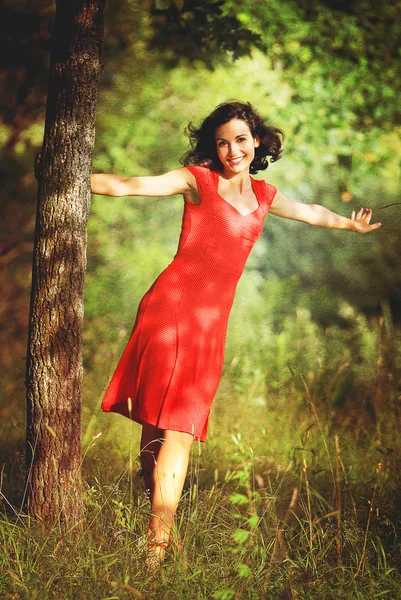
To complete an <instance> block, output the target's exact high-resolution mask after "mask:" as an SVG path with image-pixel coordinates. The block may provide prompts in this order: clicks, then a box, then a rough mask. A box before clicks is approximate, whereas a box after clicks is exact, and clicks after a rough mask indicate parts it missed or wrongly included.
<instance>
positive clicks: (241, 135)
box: [216, 133, 247, 142]
mask: <svg viewBox="0 0 401 600" xmlns="http://www.w3.org/2000/svg"><path fill="white" fill-rule="evenodd" d="M244 135H247V134H246V133H239V134H238V135H236V136H235V139H238V138H239V137H244ZM219 140H221V141H222V142H226V141H227V140H226V139H225V138H222V137H217V138H216V142H218V141H219Z"/></svg>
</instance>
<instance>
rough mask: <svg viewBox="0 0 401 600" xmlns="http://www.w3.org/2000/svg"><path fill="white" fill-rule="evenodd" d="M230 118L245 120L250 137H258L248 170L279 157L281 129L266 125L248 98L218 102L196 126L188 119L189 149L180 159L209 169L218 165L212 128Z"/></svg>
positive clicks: (264, 164)
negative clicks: (258, 140) (240, 100)
mask: <svg viewBox="0 0 401 600" xmlns="http://www.w3.org/2000/svg"><path fill="white" fill-rule="evenodd" d="M232 119H241V120H242V121H245V123H246V124H247V125H248V127H249V129H250V130H251V134H252V137H254V138H255V137H258V138H259V139H260V145H259V146H258V147H257V148H255V158H254V159H253V161H252V163H251V165H250V169H249V170H250V172H251V173H252V174H254V173H257V172H258V171H264V170H265V169H267V167H268V166H269V161H268V158H267V157H268V156H270V157H271V159H270V162H275V161H276V160H279V159H280V158H281V143H282V140H283V138H284V133H283V132H282V131H281V129H277V127H273V126H271V125H267V123H266V122H265V120H264V119H263V118H262V117H261V116H260V115H259V114H258V113H257V112H256V110H254V108H253V107H252V105H251V104H250V103H249V102H239V101H237V100H230V101H228V102H224V103H223V104H219V105H218V106H217V107H216V108H215V110H214V111H213V112H212V113H211V114H210V115H209V116H208V117H206V119H205V120H204V121H203V123H202V125H201V126H200V127H199V128H197V127H195V125H193V123H192V122H191V123H189V125H188V127H187V129H186V134H187V135H188V137H189V140H190V143H191V149H190V150H188V152H186V153H185V154H184V156H183V157H182V159H181V164H183V165H201V166H204V167H209V168H210V169H213V170H217V171H218V170H220V169H222V164H221V162H220V160H219V158H218V156H217V148H216V140H215V131H216V129H217V128H218V127H220V125H224V124H225V123H228V122H229V121H231V120H232Z"/></svg>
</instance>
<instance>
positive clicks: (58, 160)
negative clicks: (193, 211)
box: [26, 0, 105, 526]
mask: <svg viewBox="0 0 401 600" xmlns="http://www.w3.org/2000/svg"><path fill="white" fill-rule="evenodd" d="M104 5H105V0H58V1H57V9H56V21H55V27H54V33H53V45H52V55H51V61H50V75H49V92H48V99H47V109H46V126H45V134H44V142H43V148H42V153H41V162H40V166H39V172H38V182H39V190H38V208H37V217H36V230H35V245H34V257H33V270H32V293H31V308H30V317H29V333H28V351H27V374H26V386H27V468H28V495H27V505H28V510H29V512H30V514H31V515H33V516H34V517H36V518H38V519H40V520H42V521H43V522H46V523H48V524H49V525H52V524H54V523H58V522H61V523H63V524H66V525H71V526H73V525H76V524H77V523H79V522H80V520H81V518H82V496H81V384H82V324H83V295H84V276H85V267H86V235H87V220H88V215H89V208H90V199H91V195H90V175H91V170H92V153H93V145H94V137H95V113H96V99H97V81H98V77H99V74H100V72H101V68H102V48H103V36H104V32H103V17H104Z"/></svg>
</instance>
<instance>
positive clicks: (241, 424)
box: [0, 312, 401, 600]
mask: <svg viewBox="0 0 401 600" xmlns="http://www.w3.org/2000/svg"><path fill="white" fill-rule="evenodd" d="M240 321H241V320H240ZM286 323H287V324H286V325H285V327H284V330H283V333H282V334H280V335H279V336H278V338H277V339H278V341H277V344H279V345H278V346H274V345H272V346H271V347H270V346H269V343H270V342H269V339H270V338H269V339H264V338H263V339H262V337H263V336H259V337H258V336H256V337H255V336H252V339H254V340H255V342H252V343H249V344H248V343H245V342H246V340H245V341H244V339H243V338H242V337H241V336H242V333H241V332H242V329H241V331H240V330H239V334H238V336H239V337H238V339H237V338H236V337H235V328H234V330H233V339H234V341H233V342H232V343H231V346H230V347H229V351H228V358H229V360H228V362H227V365H228V366H227V369H226V371H225V374H224V376H223V379H222V382H221V385H220V390H219V396H218V397H217V399H216V403H215V407H214V415H213V418H212V420H211V423H210V429H209V439H208V442H207V444H205V445H203V444H194V447H193V452H192V458H191V464H190V469H189V474H188V478H187V483H186V488H185V494H184V497H183V500H182V502H181V504H180V507H179V512H178V515H177V523H178V527H179V530H180V532H181V535H182V538H183V542H184V548H185V551H184V552H185V556H184V561H185V565H184V564H183V560H182V558H180V559H177V558H176V557H174V556H171V557H169V558H168V559H166V561H165V563H164V564H163V565H162V567H161V568H160V570H159V571H158V572H157V573H155V572H149V571H148V570H147V569H146V564H145V556H144V554H143V551H142V550H141V548H140V544H138V540H140V538H141V537H142V536H143V535H144V533H145V531H146V526H147V518H148V514H149V504H148V500H147V497H146V495H145V493H144V491H143V485H142V481H141V479H140V477H139V476H138V470H139V464H138V460H137V456H136V448H137V442H138V439H137V438H138V432H139V428H138V427H137V426H135V425H134V424H132V423H130V422H128V420H125V419H121V417H120V416H118V415H108V416H107V417H106V416H104V415H102V414H101V413H100V411H99V410H98V409H97V408H96V409H93V407H91V406H90V403H86V404H85V407H84V421H85V422H86V423H87V424H88V425H87V430H86V434H85V438H84V449H85V452H84V461H83V479H84V482H85V483H84V504H85V522H84V524H83V529H82V531H81V532H80V533H79V534H76V533H75V534H74V533H73V532H70V533H69V532H68V531H67V532H65V531H62V530H61V528H60V527H53V528H52V529H51V530H48V531H44V530H43V529H42V528H41V527H40V526H39V524H38V523H36V522H35V521H34V520H33V519H30V518H28V517H27V516H26V515H25V514H24V513H23V512H21V510H20V509H19V508H18V507H19V506H21V498H22V495H23V489H24V478H23V464H24V457H23V453H22V452H21V445H22V444H21V443H17V442H15V444H14V445H13V446H12V445H11V443H9V444H8V447H7V450H6V453H7V456H6V459H4V460H2V461H1V463H2V471H1V480H0V490H1V495H0V499H1V504H0V598H2V599H3V598H4V599H6V598H8V599H10V600H25V599H26V600H35V599H40V600H50V599H54V598H56V599H57V600H81V599H82V600H87V599H88V600H92V599H94V600H95V599H96V600H106V599H107V600H112V599H113V600H117V599H121V600H123V599H136V598H139V599H141V598H146V599H150V600H158V599H160V600H161V599H163V600H164V599H171V600H184V599H185V600H187V599H190V600H192V599H199V600H201V599H208V600H209V599H210V600H232V599H237V598H242V599H249V600H253V599H255V600H256V599H257V600H291V599H292V600H331V599H333V600H334V599H335V600H374V599H375V598H378V599H380V598H386V599H388V600H397V599H400V600H401V575H400V572H401V544H400V540H399V531H400V529H401V527H400V526H401V502H400V490H401V468H400V467H401V438H400V435H399V428H400V426H401V411H400V409H399V400H400V396H399V382H400V381H401V379H400V377H401V362H400V358H399V357H400V355H401V352H400V350H401V338H400V335H399V333H397V335H395V334H394V336H393V338H392V339H391V340H389V341H388V342H386V344H384V342H383V334H382V328H381V326H380V324H379V325H377V324H376V325H375V324H373V326H371V327H370V328H368V327H367V326H366V323H365V322H364V321H362V320H361V321H360V322H359V321H358V319H357V320H356V325H355V328H356V329H355V328H354V329H352V330H349V331H348V330H346V331H345V332H339V331H337V330H336V329H332V330H330V331H326V332H324V334H323V333H321V332H320V333H319V332H316V331H315V328H314V325H313V324H312V322H311V321H310V319H309V318H307V315H305V314H304V313H302V312H300V313H299V315H297V319H296V321H294V322H292V321H291V322H290V321H288V322H286ZM265 329H266V328H265ZM262 330H263V331H264V329H263V328H261V331H262ZM266 330H267V329H266ZM240 333H241V335H240ZM284 334H285V335H284ZM275 339H276V338H275V337H274V336H273V335H272V336H271V340H272V341H271V344H273V342H274V340H275ZM340 341H341V345H339V344H340ZM234 342H235V343H234ZM390 342H391V343H390ZM274 343H276V342H274ZM258 344H259V346H258ZM237 346H238V348H237ZM230 348H235V352H234V351H230ZM237 350H238V351H237ZM230 352H231V355H230ZM338 357H340V358H338ZM258 361H259V362H258ZM99 364H100V363H99ZM294 365H297V368H296V369H295V367H294ZM100 366H101V365H100ZM100 366H99V369H100ZM103 368H104V367H103ZM301 373H305V377H303V376H302V375H301ZM101 379H102V378H101V377H100V376H99V373H98V372H97V371H96V370H94V371H93V372H92V373H89V374H88V377H87V378H86V382H87V383H86V385H87V386H88V390H90V389H92V388H93V389H95V383H96V381H97V380H99V381H101ZM94 400H96V399H94ZM85 411H88V412H85ZM100 432H102V435H100ZM4 465H6V466H4Z"/></svg>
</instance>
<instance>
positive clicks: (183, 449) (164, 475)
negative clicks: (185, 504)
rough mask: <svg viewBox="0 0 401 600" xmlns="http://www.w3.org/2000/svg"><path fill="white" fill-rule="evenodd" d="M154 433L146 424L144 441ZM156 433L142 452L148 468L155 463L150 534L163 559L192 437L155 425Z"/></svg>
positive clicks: (183, 480) (152, 481) (185, 472)
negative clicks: (158, 427)
mask: <svg viewBox="0 0 401 600" xmlns="http://www.w3.org/2000/svg"><path fill="white" fill-rule="evenodd" d="M149 427H150V426H149ZM145 429H146V431H145ZM160 433H161V435H160ZM151 434H152V431H151V430H150V429H149V428H148V427H146V426H145V428H144V431H143V432H142V436H143V441H144V442H145V440H146V439H147V436H148V435H151ZM153 434H157V436H158V437H157V438H154V439H153V440H151V441H150V442H148V445H147V446H146V444H144V451H143V454H142V455H143V457H144V458H145V460H146V461H147V466H148V467H150V466H151V465H152V463H153V471H152V477H151V482H150V501H151V517H150V520H149V526H148V537H149V540H150V541H152V542H153V543H155V544H156V545H155V546H154V549H155V554H156V555H157V556H158V557H159V558H160V559H163V556H164V551H165V544H167V543H168V541H169V539H170V536H171V534H172V528H173V525H174V516H175V513H176V510H177V506H178V503H179V501H180V498H181V494H182V489H183V487H184V482H185V477H186V474H187V470H188V461H189V453H190V450H191V447H192V443H193V436H192V435H190V434H188V433H181V432H179V431H169V430H165V431H162V432H160V430H157V428H154V431H153ZM141 447H142V444H141ZM145 447H147V448H151V452H147V451H146V449H145ZM142 455H141V456H142ZM160 544H163V545H160Z"/></svg>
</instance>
